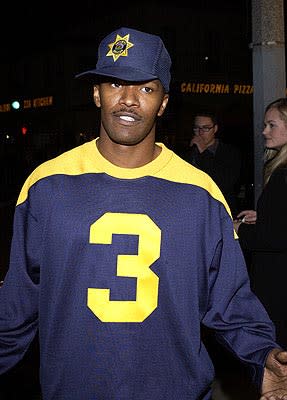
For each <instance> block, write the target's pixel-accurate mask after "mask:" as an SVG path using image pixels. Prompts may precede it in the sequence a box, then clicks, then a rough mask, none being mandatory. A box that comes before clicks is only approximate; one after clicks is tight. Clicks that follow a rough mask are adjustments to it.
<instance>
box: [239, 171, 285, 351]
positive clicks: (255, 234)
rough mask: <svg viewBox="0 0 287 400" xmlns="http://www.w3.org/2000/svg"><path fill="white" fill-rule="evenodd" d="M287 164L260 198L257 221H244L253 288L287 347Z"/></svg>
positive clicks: (242, 228) (243, 238) (241, 232)
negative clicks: (252, 222) (249, 222)
mask: <svg viewBox="0 0 287 400" xmlns="http://www.w3.org/2000/svg"><path fill="white" fill-rule="evenodd" d="M286 206H287V168H279V169H277V170H276V171H275V172H274V173H273V174H272V176H271V178H270V180H269V182H268V184H267V185H266V186H265V188H264V189H263V191H262V194H261V196H260V197H259V199H258V202H257V221H256V224H253V225H250V224H241V225H240V226H239V230H238V235H239V240H240V244H241V247H242V248H243V250H249V251H250V252H251V257H252V258H251V267H250V279H251V286H252V289H253V291H254V292H255V293H256V295H257V296H258V297H259V299H260V300H261V301H262V302H263V304H264V305H265V307H266V309H267V311H268V313H269V315H270V317H271V319H272V320H273V321H274V323H275V326H276V330H277V335H278V342H279V343H280V344H281V345H282V346H284V347H285V348H287V310H286V304H287V289H286V283H287V234H286V228H287V212H286Z"/></svg>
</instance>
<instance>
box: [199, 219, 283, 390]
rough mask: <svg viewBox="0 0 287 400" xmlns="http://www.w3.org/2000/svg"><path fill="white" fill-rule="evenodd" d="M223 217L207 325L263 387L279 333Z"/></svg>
mask: <svg viewBox="0 0 287 400" xmlns="http://www.w3.org/2000/svg"><path fill="white" fill-rule="evenodd" d="M231 229H232V227H231V226H230V221H228V218H227V217H223V218H222V239H221V241H220V242H219V243H218V246H217V248H216V250H215V252H214V257H213V261H212V265H211V267H210V277H211V280H210V293H209V304H208V307H207V310H208V311H207V312H206V314H205V316H204V319H203V324H204V325H206V326H207V327H209V328H211V329H213V330H214V331H215V335H216V339H217V340H218V341H219V342H220V343H221V345H223V346H224V347H225V348H226V349H227V350H228V351H230V352H231V353H232V354H235V355H236V357H238V358H239V359H240V360H241V361H242V362H243V363H244V364H246V365H248V367H249V368H250V371H251V375H252V379H253V380H254V381H255V382H256V383H257V384H258V385H260V383H261V380H262V376H263V370H264V364H265V359H266V357H267V354H268V353H269V351H270V350H271V349H272V348H274V347H278V348H279V347H280V346H279V345H277V344H276V343H275V331H274V326H273V323H272V322H271V320H270V318H269V316H268V314H267V312H266V310H265V309H264V307H263V305H262V304H261V302H260V301H259V300H258V298H257V297H256V296H255V295H254V293H253V292H252V291H251V289H250V281H249V276H248V272H247V268H246V264H245V260H244V256H243V254H242V251H241V248H240V245H239V242H238V239H234V238H233V237H232V235H231V234H230V233H231V232H230V231H231Z"/></svg>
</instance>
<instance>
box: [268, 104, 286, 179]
mask: <svg viewBox="0 0 287 400" xmlns="http://www.w3.org/2000/svg"><path fill="white" fill-rule="evenodd" d="M271 109H275V110H277V111H278V112H279V115H280V118H281V120H282V121H283V122H284V124H285V126H286V131H287V98H285V97H282V98H280V99H277V100H275V101H272V103H270V104H268V106H267V107H266V109H265V114H266V113H267V111H269V110H271ZM283 166H285V167H286V166H287V143H286V144H284V145H283V146H282V147H281V149H280V150H278V149H271V148H266V149H265V153H264V186H265V185H266V184H267V182H268V181H269V179H270V176H271V175H272V173H273V172H274V170H275V169H276V168H279V167H283Z"/></svg>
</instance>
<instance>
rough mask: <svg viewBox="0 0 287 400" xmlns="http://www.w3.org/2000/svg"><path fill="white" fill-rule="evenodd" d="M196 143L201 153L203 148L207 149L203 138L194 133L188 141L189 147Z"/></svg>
mask: <svg viewBox="0 0 287 400" xmlns="http://www.w3.org/2000/svg"><path fill="white" fill-rule="evenodd" d="M194 144H195V145H196V146H197V148H198V151H199V152H200V153H202V152H203V151H204V150H205V149H207V146H206V144H205V143H204V140H203V138H202V137H201V136H200V135H194V136H193V138H192V139H191V141H190V147H191V146H192V145H194Z"/></svg>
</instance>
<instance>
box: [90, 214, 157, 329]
mask: <svg viewBox="0 0 287 400" xmlns="http://www.w3.org/2000/svg"><path fill="white" fill-rule="evenodd" d="M113 234H126V235H138V237H139V239H138V254H136V255H134V254H129V255H126V254H119V255H118V257H117V276H127V277H135V278H137V286H136V300H110V289H97V288H88V307H89V308H90V310H91V311H92V312H93V313H94V314H95V315H96V316H97V317H98V318H99V319H100V320H101V321H103V322H142V321H144V320H145V319H146V318H147V317H148V316H149V315H150V314H151V313H152V312H153V311H154V310H155V309H156V307H157V303H158V284H159V278H158V276H157V275H156V274H155V273H154V272H153V271H152V270H151V269H150V266H151V265H152V264H153V263H154V262H155V261H156V260H157V259H158V258H159V256H160V243H161V231H160V229H159V227H158V226H157V225H156V224H155V223H154V222H153V221H152V220H151V219H150V218H149V217H148V216H147V215H144V214H126V213H106V214H104V215H103V216H102V217H101V218H99V219H98V220H97V221H96V222H94V223H93V224H92V225H91V228H90V243H93V244H111V243H112V235H113Z"/></svg>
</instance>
